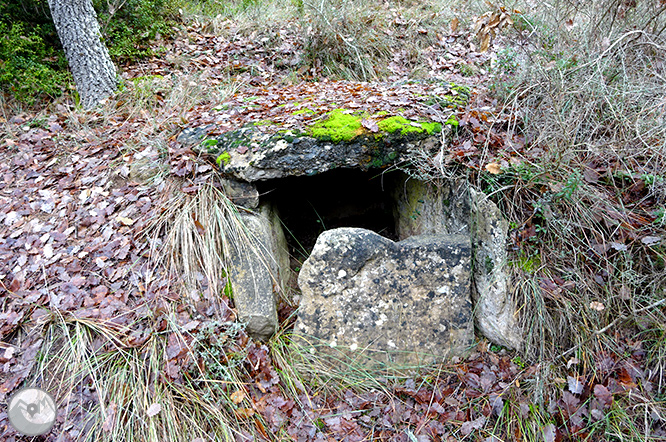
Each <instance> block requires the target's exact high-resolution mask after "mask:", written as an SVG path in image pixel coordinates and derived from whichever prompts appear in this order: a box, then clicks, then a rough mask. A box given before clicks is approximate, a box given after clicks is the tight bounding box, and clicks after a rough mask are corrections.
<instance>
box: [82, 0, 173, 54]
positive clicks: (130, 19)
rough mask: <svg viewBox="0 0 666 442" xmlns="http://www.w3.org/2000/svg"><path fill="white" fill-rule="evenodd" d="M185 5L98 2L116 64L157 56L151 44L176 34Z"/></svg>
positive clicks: (150, 0) (159, 0)
mask: <svg viewBox="0 0 666 442" xmlns="http://www.w3.org/2000/svg"><path fill="white" fill-rule="evenodd" d="M181 3H182V2H181V1H180V0H176V1H167V0H111V1H106V0H94V1H93V5H94V6H95V10H96V11H97V14H98V19H99V22H100V26H101V28H102V33H103V35H104V38H105V42H106V45H107V47H108V49H109V53H110V55H111V57H112V58H114V59H115V60H116V61H131V60H135V59H138V58H144V57H148V56H151V55H153V50H152V49H151V47H150V43H151V42H152V41H154V40H156V39H159V38H160V37H162V36H168V35H170V34H171V33H173V28H174V25H175V24H176V21H177V18H178V8H179V7H180V6H181Z"/></svg>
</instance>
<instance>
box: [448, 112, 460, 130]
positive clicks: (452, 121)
mask: <svg viewBox="0 0 666 442" xmlns="http://www.w3.org/2000/svg"><path fill="white" fill-rule="evenodd" d="M446 124H449V125H451V126H453V127H458V124H460V123H458V119H457V118H456V116H455V115H451V116H450V117H449V119H448V120H446Z"/></svg>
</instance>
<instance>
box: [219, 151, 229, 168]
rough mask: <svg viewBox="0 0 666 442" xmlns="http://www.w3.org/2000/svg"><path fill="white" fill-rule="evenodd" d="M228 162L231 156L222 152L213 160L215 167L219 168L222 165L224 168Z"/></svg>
mask: <svg viewBox="0 0 666 442" xmlns="http://www.w3.org/2000/svg"><path fill="white" fill-rule="evenodd" d="M230 161H231V155H229V152H222V153H221V154H220V155H219V156H218V157H217V159H216V160H215V162H216V163H217V165H218V166H220V167H222V163H224V165H225V166H226V165H227V164H229V162H230Z"/></svg>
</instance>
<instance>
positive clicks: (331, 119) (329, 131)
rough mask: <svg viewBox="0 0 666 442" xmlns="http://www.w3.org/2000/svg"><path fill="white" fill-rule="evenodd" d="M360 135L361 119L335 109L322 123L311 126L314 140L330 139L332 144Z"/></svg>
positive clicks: (361, 129)
mask: <svg viewBox="0 0 666 442" xmlns="http://www.w3.org/2000/svg"><path fill="white" fill-rule="evenodd" d="M362 133H363V127H362V126H361V117H360V116H356V115H353V114H351V113H349V112H348V111H345V110H344V109H335V110H334V111H332V112H331V113H330V114H328V117H327V118H326V119H325V120H324V121H321V122H319V123H317V124H315V125H314V126H312V135H313V136H314V137H315V138H325V139H330V140H331V141H333V142H334V143H339V142H340V141H350V140H353V139H354V138H356V137H357V136H359V135H361V134H362Z"/></svg>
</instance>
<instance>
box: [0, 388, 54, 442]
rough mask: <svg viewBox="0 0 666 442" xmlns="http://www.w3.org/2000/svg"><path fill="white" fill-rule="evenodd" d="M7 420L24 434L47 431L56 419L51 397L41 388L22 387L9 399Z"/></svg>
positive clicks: (30, 434) (38, 433)
mask: <svg viewBox="0 0 666 442" xmlns="http://www.w3.org/2000/svg"><path fill="white" fill-rule="evenodd" d="M8 409H9V411H8V413H7V415H8V416H9V422H10V423H11V424H12V427H14V429H16V431H18V432H19V433H21V434H24V435H26V436H39V435H40V434H44V433H47V432H48V431H49V430H50V429H51V427H53V424H54V423H55V420H56V414H57V413H56V406H55V401H54V400H53V397H51V395H50V394H48V393H47V392H45V391H44V390H42V389H41V388H24V389H23V390H20V391H18V392H17V393H15V394H14V395H13V396H12V397H11V399H10V400H9V407H8Z"/></svg>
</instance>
